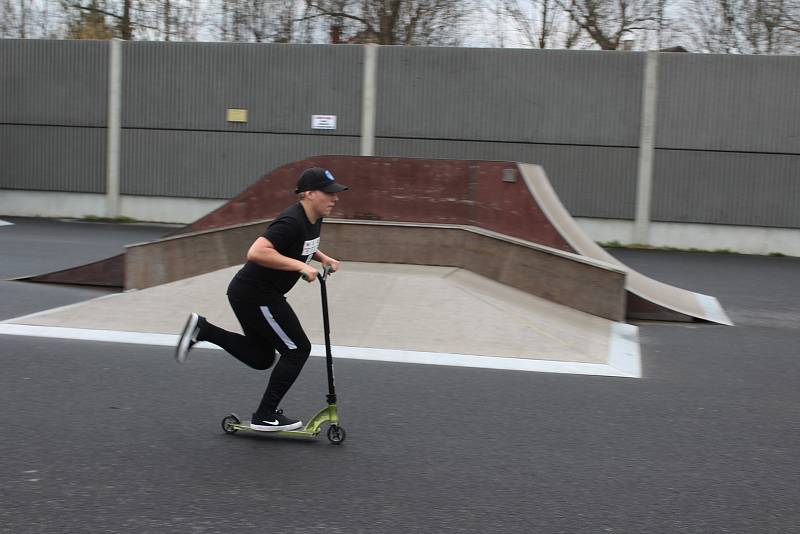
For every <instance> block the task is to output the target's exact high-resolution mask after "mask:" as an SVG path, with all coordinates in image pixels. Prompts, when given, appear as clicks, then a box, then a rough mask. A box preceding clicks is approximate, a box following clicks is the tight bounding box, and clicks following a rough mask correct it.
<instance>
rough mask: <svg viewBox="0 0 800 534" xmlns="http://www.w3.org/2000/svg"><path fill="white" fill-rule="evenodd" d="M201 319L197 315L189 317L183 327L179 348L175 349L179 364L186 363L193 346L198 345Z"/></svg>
mask: <svg viewBox="0 0 800 534" xmlns="http://www.w3.org/2000/svg"><path fill="white" fill-rule="evenodd" d="M200 319H202V317H200V316H199V315H197V314H196V313H192V314H191V315H189V319H188V320H187V321H186V326H184V327H183V332H182V333H181V337H180V339H179V340H178V346H177V347H175V359H176V360H177V362H178V363H184V362H185V361H186V358H187V357H188V356H189V351H190V350H191V348H192V346H193V345H194V344H195V343H197V334H198V332H200V327H199V326H198V325H199V324H200Z"/></svg>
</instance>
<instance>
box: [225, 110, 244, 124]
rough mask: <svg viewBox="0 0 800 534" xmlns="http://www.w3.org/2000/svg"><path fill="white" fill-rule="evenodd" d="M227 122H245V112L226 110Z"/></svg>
mask: <svg viewBox="0 0 800 534" xmlns="http://www.w3.org/2000/svg"><path fill="white" fill-rule="evenodd" d="M228 122H247V110H246V109H236V108H228Z"/></svg>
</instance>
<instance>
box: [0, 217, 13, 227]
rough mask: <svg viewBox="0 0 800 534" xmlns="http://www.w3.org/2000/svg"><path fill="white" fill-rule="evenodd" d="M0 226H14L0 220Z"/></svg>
mask: <svg viewBox="0 0 800 534" xmlns="http://www.w3.org/2000/svg"><path fill="white" fill-rule="evenodd" d="M0 226H14V223H12V222H8V221H4V220H3V219H0Z"/></svg>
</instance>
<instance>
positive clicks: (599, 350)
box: [0, 262, 641, 377]
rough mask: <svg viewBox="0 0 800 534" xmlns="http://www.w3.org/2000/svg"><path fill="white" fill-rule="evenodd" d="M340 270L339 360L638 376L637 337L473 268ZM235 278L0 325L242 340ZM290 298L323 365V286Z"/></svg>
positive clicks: (4, 328) (145, 337)
mask: <svg viewBox="0 0 800 534" xmlns="http://www.w3.org/2000/svg"><path fill="white" fill-rule="evenodd" d="M342 266H343V268H342V270H341V271H340V272H338V273H335V274H333V275H332V276H331V278H330V279H329V281H328V302H329V309H330V316H331V330H332V340H333V344H334V345H335V350H334V356H335V357H337V358H342V357H344V358H348V357H349V358H358V359H372V360H382V361H401V362H409V363H432V364H440V365H451V364H453V365H455V364H457V365H464V363H463V362H465V361H466V362H468V364H469V366H473V367H490V368H498V369H517V370H532V371H548V372H569V373H580V374H600V375H609V376H626V377H638V376H641V371H640V362H639V348H638V339H637V329H636V327H632V326H630V325H625V324H621V323H617V322H614V321H609V320H607V319H603V318H600V317H597V316H594V315H591V314H588V313H583V312H580V311H576V310H574V309H572V308H570V307H567V306H562V305H559V304H555V303H552V302H549V301H547V300H545V299H540V298H538V297H534V296H532V295H530V294H528V293H526V292H524V291H519V290H516V289H513V288H510V287H508V286H506V285H504V284H500V283H497V282H495V281H493V280H490V279H488V278H485V277H482V276H479V275H476V274H474V273H472V272H470V271H467V270H464V269H458V268H452V267H430V266H413V265H396V264H385V263H360V262H353V263H343V264H342ZM238 268H239V266H234V267H229V268H226V269H221V270H218V271H214V272H212V273H208V274H204V275H200V276H196V277H192V278H187V279H183V280H179V281H176V282H171V283H169V284H164V285H160V286H155V287H151V288H148V289H144V290H140V291H130V292H125V293H119V294H114V295H108V296H104V297H100V298H98V299H94V300H91V301H87V302H83V303H80V304H76V305H71V306H67V307H64V308H60V309H55V310H49V311H46V312H41V313H38V314H34V315H31V316H27V317H21V318H17V319H12V320H10V321H6V322H4V323H2V324H0V333H4V334H19V335H45V336H51V337H67V338H73V339H90V340H106V341H115V340H116V341H123V342H128V343H148V344H163V345H167V346H171V347H174V345H175V342H176V339H177V336H176V335H175V334H176V333H177V332H180V330H181V328H182V327H183V324H184V322H185V320H186V317H187V315H188V314H189V313H190V312H192V311H196V312H198V313H201V314H203V315H205V316H206V317H207V318H208V319H209V320H210V321H212V322H213V323H215V324H218V325H220V326H222V327H224V328H226V329H229V330H233V331H237V332H240V331H241V330H240V329H239V325H238V323H237V321H236V319H235V317H234V315H233V313H232V312H231V310H230V307H229V306H228V303H227V299H226V298H225V291H226V288H227V285H228V282H229V281H230V279H231V278H232V276H233V274H234V273H235V272H236V271H237V270H238ZM287 297H288V300H289V302H290V303H291V304H292V306H293V308H294V309H295V311H296V313H297V315H298V317H299V318H300V320H301V322H302V323H303V327H304V329H305V330H306V333H307V334H308V336H309V339H310V340H311V342H312V344H314V345H316V346H315V349H314V353H315V354H316V355H322V354H323V352H322V347H320V345H322V344H323V332H322V317H321V305H320V293H319V285H318V284H317V283H312V284H306V283H303V282H298V284H297V285H296V286H295V288H294V289H293V290H292V291H291V292H290V293H289V294H288V296H287ZM204 346H208V347H210V346H209V345H208V344H204ZM455 362H458V363H455Z"/></svg>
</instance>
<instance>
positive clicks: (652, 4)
mask: <svg viewBox="0 0 800 534" xmlns="http://www.w3.org/2000/svg"><path fill="white" fill-rule="evenodd" d="M557 3H558V5H559V6H560V7H561V9H563V10H564V11H565V12H566V13H567V15H568V16H569V18H570V19H571V20H572V21H573V22H574V23H575V24H576V25H577V26H578V27H580V28H581V30H582V31H583V32H585V33H586V35H588V36H589V37H590V38H591V40H592V41H593V42H594V44H596V45H597V46H599V47H600V49H601V50H617V49H619V48H620V45H621V44H622V42H623V41H624V40H625V38H626V37H628V36H631V35H633V34H635V33H636V32H649V31H653V30H654V29H655V26H656V21H657V20H658V13H659V5H660V4H662V3H663V2H660V1H659V0H557Z"/></svg>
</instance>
